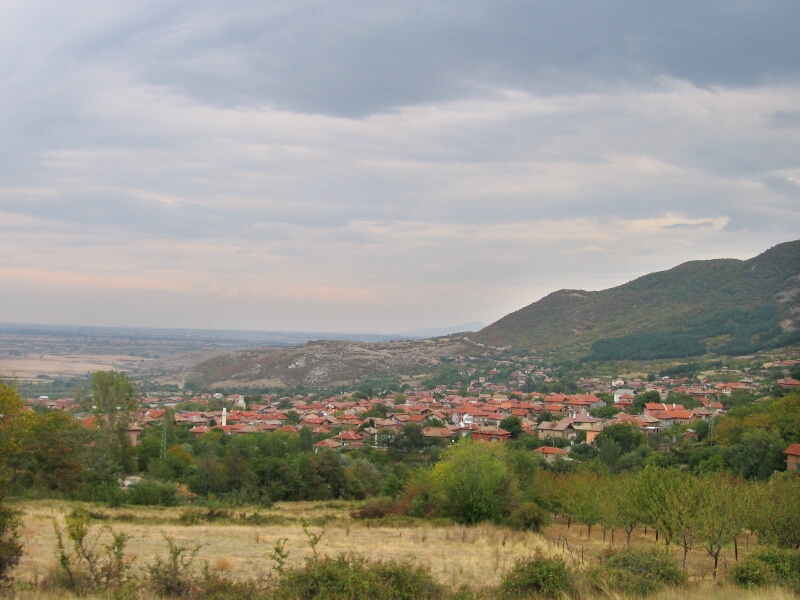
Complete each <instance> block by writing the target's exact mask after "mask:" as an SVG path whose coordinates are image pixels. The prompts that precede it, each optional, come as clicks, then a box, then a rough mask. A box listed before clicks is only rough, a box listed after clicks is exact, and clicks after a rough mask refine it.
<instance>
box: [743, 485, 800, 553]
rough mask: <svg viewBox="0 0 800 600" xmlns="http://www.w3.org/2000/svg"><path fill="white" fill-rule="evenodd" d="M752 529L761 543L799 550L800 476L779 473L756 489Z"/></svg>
mask: <svg viewBox="0 0 800 600" xmlns="http://www.w3.org/2000/svg"><path fill="white" fill-rule="evenodd" d="M754 506H755V507H756V508H755V510H754V511H753V513H752V517H753V518H752V521H751V523H750V528H751V529H752V530H753V531H754V532H755V533H756V535H757V536H758V540H759V541H760V542H762V543H770V544H775V545H777V546H779V547H781V548H794V549H798V548H800V475H798V474H797V473H776V474H775V475H773V477H772V478H771V479H770V480H769V481H768V482H765V483H762V484H758V487H756V489H755V500H754Z"/></svg>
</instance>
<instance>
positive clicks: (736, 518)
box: [694, 473, 751, 579]
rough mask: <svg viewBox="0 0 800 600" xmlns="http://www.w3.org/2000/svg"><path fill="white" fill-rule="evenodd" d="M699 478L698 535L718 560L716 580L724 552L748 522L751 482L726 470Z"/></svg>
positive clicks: (715, 570)
mask: <svg viewBox="0 0 800 600" xmlns="http://www.w3.org/2000/svg"><path fill="white" fill-rule="evenodd" d="M698 481H699V484H700V490H699V498H698V502H697V504H696V506H695V507H694V510H695V515H696V517H697V536H698V539H699V540H700V543H701V544H702V546H703V548H705V549H706V551H707V552H708V554H709V555H710V556H711V557H712V558H713V559H714V578H715V579H716V577H717V566H718V564H719V555H720V552H722V549H723V548H724V547H725V545H726V544H728V543H730V542H732V541H733V540H735V539H736V537H737V536H738V535H739V534H740V533H741V532H742V531H743V530H744V528H745V526H746V525H747V522H748V519H749V516H750V497H751V494H750V489H749V487H748V485H747V483H745V482H743V481H741V480H739V479H736V478H734V477H731V476H730V475H728V474H725V473H714V474H712V475H707V476H705V477H702V478H700V479H699V480H698Z"/></svg>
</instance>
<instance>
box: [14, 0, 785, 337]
mask: <svg viewBox="0 0 800 600" xmlns="http://www.w3.org/2000/svg"><path fill="white" fill-rule="evenodd" d="M798 23H800V3H798V2H797V1H796V0H785V1H771V0H752V1H749V0H748V1H745V0H724V1H716V2H713V1H704V0H688V1H684V0H674V1H672V2H641V1H634V0H596V1H595V0H583V1H581V0H576V1H571V2H553V1H551V0H520V1H514V0H491V1H489V0H486V1H484V0H461V1H460V2H450V1H441V2H436V1H431V0H425V1H416V0H414V1H404V0H397V1H395V2H366V1H355V0H339V1H338V2H330V1H321V0H320V1H308V2H306V1H303V0H292V1H290V2H285V1H280V0H277V1H272V2H263V0H262V1H253V2H247V1H238V2H237V1H229V2H224V3H222V2H209V1H206V0H194V1H191V2H189V1H182V0H177V1H172V2H164V0H158V1H155V0H153V1H150V0H136V1H135V2H116V1H114V0H102V1H90V0H87V1H83V2H56V1H55V0H47V1H41V0H5V1H4V2H3V3H1V4H0V37H2V40H3V43H2V45H0V77H2V84H1V85H2V93H0V281H2V282H3V287H4V291H5V293H4V294H3V295H2V297H0V321H4V322H33V323H60V324H86V325H125V326H155V327H191V328H195V327H203V328H237V329H272V330H276V329H278V330H316V331H320V330H325V331H351V332H393V331H399V330H407V329H412V328H418V327H443V326H448V325H454V324H457V323H462V322H469V321H483V322H487V323H488V322H491V321H493V320H495V319H497V318H499V317H501V316H503V315H504V314H506V313H507V312H510V311H512V310H515V309H517V308H520V307H522V306H524V305H527V304H529V303H530V302H533V301H534V300H537V299H538V298H541V297H542V296H544V295H546V294H547V293H549V292H551V291H554V290H556V289H559V288H564V287H569V288H583V289H602V288H606V287H611V286H613V285H618V284H621V283H624V282H625V281H628V280H630V279H632V278H634V277H637V276H639V275H643V274H645V273H648V272H651V271H655V270H661V269H666V268H669V267H672V266H675V265H677V264H679V263H681V262H684V261H686V260H692V259H706V258H717V257H736V258H749V257H751V256H754V255H756V254H758V253H760V252H762V251H764V250H766V249H767V248H769V247H771V246H773V245H775V244H777V243H780V242H784V241H788V240H793V239H797V238H799V237H800V27H798Z"/></svg>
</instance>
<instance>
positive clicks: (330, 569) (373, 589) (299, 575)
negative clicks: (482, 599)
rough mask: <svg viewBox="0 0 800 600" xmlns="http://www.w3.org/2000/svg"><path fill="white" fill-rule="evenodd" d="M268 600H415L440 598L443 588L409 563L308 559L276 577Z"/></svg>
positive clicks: (344, 556) (343, 558)
mask: <svg viewBox="0 0 800 600" xmlns="http://www.w3.org/2000/svg"><path fill="white" fill-rule="evenodd" d="M270 592H271V594H270V598H275V599H278V600H280V599H292V600H295V599H297V600H306V599H308V600H310V599H312V598H325V599H327V600H339V599H341V600H373V599H375V598H380V599H381V600H416V599H423V598H425V599H431V600H436V599H437V598H444V597H445V596H446V593H445V590H444V588H443V587H442V586H441V585H440V584H438V583H437V582H436V581H434V579H433V577H431V574H430V573H429V572H428V571H427V570H425V569H423V568H422V567H419V566H417V565H415V564H413V563H412V562H410V561H371V560H369V559H367V558H363V557H357V556H352V555H351V556H346V555H340V556H338V557H336V558H331V557H325V558H322V559H308V560H307V561H306V563H305V565H303V566H302V567H296V568H293V569H287V570H285V571H284V572H283V574H281V575H280V577H279V578H278V580H277V582H276V584H275V586H274V588H273V589H272V590H270Z"/></svg>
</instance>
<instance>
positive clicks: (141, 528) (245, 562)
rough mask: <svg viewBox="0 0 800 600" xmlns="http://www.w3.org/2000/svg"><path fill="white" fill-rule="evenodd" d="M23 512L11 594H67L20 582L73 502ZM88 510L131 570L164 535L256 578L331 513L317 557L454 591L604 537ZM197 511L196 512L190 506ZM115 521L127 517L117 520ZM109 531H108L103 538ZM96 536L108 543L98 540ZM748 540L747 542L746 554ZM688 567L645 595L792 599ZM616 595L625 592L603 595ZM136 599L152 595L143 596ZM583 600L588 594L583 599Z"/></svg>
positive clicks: (329, 509) (583, 548) (50, 548)
mask: <svg viewBox="0 0 800 600" xmlns="http://www.w3.org/2000/svg"><path fill="white" fill-rule="evenodd" d="M17 507H18V508H20V509H22V510H23V511H24V516H23V526H22V528H21V529H20V534H21V538H22V542H23V544H24V547H25V554H24V555H23V558H22V560H21V562H20V565H19V567H18V568H17V569H16V570H15V572H14V575H15V576H16V581H17V582H18V584H19V585H18V586H17V588H18V590H20V591H18V592H17V595H16V597H17V598H19V599H20V600H27V599H33V598H46V599H48V600H57V599H59V598H69V597H71V596H69V595H68V594H61V593H57V592H53V593H49V594H45V593H43V592H41V591H36V592H35V593H34V592H27V591H25V587H26V584H34V585H36V583H37V582H40V581H41V580H42V579H43V578H44V577H46V576H47V574H48V573H50V572H52V570H53V568H54V567H55V564H56V561H55V554H54V551H55V534H54V531H53V519H56V521H57V522H58V523H59V524H60V525H61V527H62V530H63V518H64V515H65V514H67V513H68V512H69V511H70V510H72V508H73V507H74V505H72V504H69V503H66V502H59V501H35V502H24V503H20V504H18V505H17ZM87 507H88V508H89V509H90V510H93V511H98V512H102V513H104V514H106V515H108V516H110V517H111V519H110V520H108V521H95V522H94V523H96V524H95V525H94V529H95V530H97V531H98V532H100V531H102V530H103V528H104V527H106V526H110V527H112V528H113V529H114V530H115V531H117V532H124V533H126V534H128V535H130V536H131V540H130V542H129V544H128V547H127V548H128V554H129V558H130V559H132V560H135V564H136V565H137V566H138V568H139V569H141V568H143V567H144V565H145V564H146V563H149V562H152V561H153V558H154V557H155V556H161V557H162V558H165V557H166V544H165V542H164V539H163V536H165V535H166V536H169V537H171V538H172V539H174V540H175V541H176V542H177V543H178V544H179V545H183V546H187V547H194V546H195V545H199V546H200V550H199V552H198V558H197V563H196V567H197V568H198V570H199V568H200V567H201V566H202V564H203V563H204V562H207V563H208V565H209V567H210V568H211V569H212V570H214V571H216V572H218V573H220V574H222V575H224V576H226V577H235V578H261V577H264V576H266V575H267V574H269V573H270V572H271V569H272V567H273V563H272V561H271V560H270V559H269V553H270V552H271V551H272V549H273V546H274V544H275V542H276V541H277V540H279V539H281V538H286V539H287V543H286V550H288V552H289V562H290V563H291V564H298V563H300V562H302V560H303V559H304V558H306V557H309V556H311V554H312V551H311V549H310V547H309V545H308V539H307V537H306V535H305V533H304V532H303V528H302V525H301V523H300V521H301V520H304V519H308V520H310V521H313V522H316V523H321V522H322V521H323V520H324V519H329V521H328V524H327V525H326V526H325V534H324V537H323V538H322V541H321V542H320V544H319V545H318V546H317V552H318V553H320V554H321V555H326V554H327V555H337V554H340V553H350V552H352V553H355V554H359V555H362V556H366V557H368V558H371V559H384V560H386V559H400V560H413V561H415V562H416V563H417V564H420V565H422V566H424V567H426V568H428V569H429V570H430V572H431V574H432V575H433V576H434V577H435V578H436V579H437V580H439V581H440V582H442V583H444V584H445V585H447V586H449V587H451V588H453V589H457V588H459V587H461V586H467V587H468V588H470V589H473V590H480V589H482V588H486V587H492V586H497V585H498V584H499V583H500V580H501V578H502V576H503V574H504V572H505V571H506V570H507V569H508V568H509V567H510V566H511V565H512V564H513V562H514V561H515V560H516V559H517V558H519V557H523V556H527V555H529V554H532V553H533V552H535V551H536V550H541V551H542V552H544V553H545V554H546V555H559V554H560V555H564V556H566V557H567V558H568V559H570V560H571V561H573V562H575V563H580V562H581V561H582V560H583V561H585V562H593V561H595V560H596V557H597V555H598V554H599V552H600V551H601V550H602V549H603V548H604V547H606V546H607V545H608V542H610V534H609V535H607V538H606V543H605V544H604V543H603V541H602V531H601V530H600V529H599V528H597V529H595V530H594V531H593V532H592V537H591V538H590V539H587V537H586V528H585V527H581V526H576V525H573V526H572V527H570V528H569V529H568V528H567V527H566V525H564V524H556V525H553V526H551V527H549V528H548V529H547V531H545V533H544V534H543V535H539V534H533V533H529V532H515V531H511V530H509V529H506V528H503V527H497V526H494V525H481V526H478V527H461V526H457V525H448V526H439V527H435V526H431V525H430V524H427V523H424V522H419V523H414V524H411V525H405V526H397V527H392V526H385V525H381V526H370V525H371V524H369V523H364V522H358V521H353V520H352V519H350V518H349V516H348V512H349V510H350V509H351V508H352V505H351V504H348V503H345V502H329V503H306V502H296V503H279V504H277V505H275V506H274V507H273V508H271V509H269V510H265V509H260V510H259V509H255V508H249V509H246V510H245V509H234V510H233V511H232V512H233V513H238V512H247V513H248V514H252V513H253V512H255V511H258V512H259V513H260V514H262V515H265V516H269V517H273V518H280V519H282V521H283V523H284V524H279V525H269V526H253V525H240V524H231V523H225V522H221V523H219V524H215V523H202V524H199V525H182V524H180V523H179V521H178V519H179V518H180V516H181V514H182V512H183V511H185V510H186V508H166V509H165V508H149V507H136V508H130V507H128V508H119V509H109V508H106V507H103V506H87ZM196 510H197V509H196ZM120 519H128V520H127V521H125V520H120ZM309 530H310V531H311V532H313V533H317V534H318V533H320V532H321V530H322V527H320V526H310V527H309ZM105 535H106V536H107V534H105ZM103 539H107V537H106V538H103ZM624 541H625V536H624V534H619V533H617V535H616V546H618V547H622V546H623V544H624ZM634 543H635V544H636V545H645V544H646V545H652V544H653V536H652V534H649V535H648V536H645V535H644V532H643V531H637V532H636V533H635V535H634ZM740 543H741V546H742V548H741V549H740V554H741V555H744V554H745V553H747V552H748V548H747V541H746V540H744V539H743V540H741V541H740ZM752 547H753V542H751V543H750V550H752ZM732 561H733V554H732V552H731V551H728V550H726V551H725V561H723V560H721V561H720V579H723V578H724V574H725V571H724V565H725V564H726V562H727V563H728V564H730V565H732V564H733V562H732ZM689 571H690V575H691V576H692V577H691V579H692V582H693V585H692V587H690V588H689V589H683V590H674V591H667V592H664V593H662V594H656V595H654V596H651V598H655V599H657V600H678V599H687V600H695V599H697V600H699V599H700V598H703V599H705V598H711V599H712V600H713V599H717V600H723V599H733V600H738V599H741V600H767V599H775V600H790V599H796V598H797V597H796V596H794V595H793V594H791V593H790V592H786V591H783V590H741V589H738V588H734V587H731V586H727V585H721V586H720V585H718V584H717V583H715V582H714V581H713V580H712V578H711V575H710V573H711V561H710V558H709V557H708V556H707V555H706V554H705V551H702V550H695V551H693V552H692V553H690V561H689ZM611 597H615V598H624V596H621V595H620V596H611ZM140 598H142V599H143V600H145V599H149V598H150V596H149V595H147V594H146V593H144V592H142V595H140ZM586 600H589V598H587V599H586Z"/></svg>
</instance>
